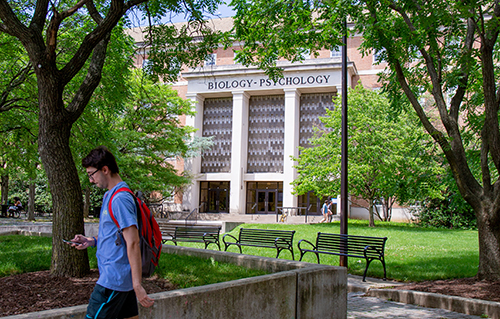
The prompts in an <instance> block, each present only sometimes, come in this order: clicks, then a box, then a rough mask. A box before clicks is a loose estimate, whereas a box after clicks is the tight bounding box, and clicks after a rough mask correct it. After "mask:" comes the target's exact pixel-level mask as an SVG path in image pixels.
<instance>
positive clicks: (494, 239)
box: [476, 201, 500, 281]
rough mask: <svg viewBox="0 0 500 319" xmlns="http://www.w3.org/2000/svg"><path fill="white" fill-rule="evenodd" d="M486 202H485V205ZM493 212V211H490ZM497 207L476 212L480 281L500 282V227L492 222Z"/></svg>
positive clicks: (487, 207) (478, 275)
mask: <svg viewBox="0 0 500 319" xmlns="http://www.w3.org/2000/svg"><path fill="white" fill-rule="evenodd" d="M484 202H485V201H483V203H484ZM490 210H491V211H490ZM492 210H495V207H494V206H493V207H492V206H490V205H488V206H486V207H484V208H483V209H482V210H480V209H478V210H476V218H477V229H478V234H479V267H478V271H477V277H478V279H480V280H483V279H486V280H494V281H498V280H500V225H498V223H496V222H492V220H494V218H493V219H492V218H490V216H494V215H495V214H498V211H497V212H494V211H492Z"/></svg>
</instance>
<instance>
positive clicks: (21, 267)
mask: <svg viewBox="0 0 500 319" xmlns="http://www.w3.org/2000/svg"><path fill="white" fill-rule="evenodd" d="M88 251H89V260H90V267H91V268H97V258H96V256H95V251H96V248H88ZM51 255H52V238H50V237H34V236H20V235H10V236H0V277H5V276H10V275H14V274H20V273H26V272H33V271H39V270H48V269H50V262H51ZM156 273H157V274H158V276H160V277H162V278H166V279H168V280H169V281H170V282H171V283H172V284H174V285H177V286H178V287H179V288H188V287H196V286H203V285H208V284H214V283H218V282H225V281H231V280H236V279H240V278H247V277H253V276H260V275H265V274H267V272H265V271H262V270H256V269H248V268H245V267H241V266H237V265H233V264H228V263H219V262H217V261H214V260H210V259H209V260H207V259H202V258H196V257H191V256H179V255H175V254H162V255H161V258H160V264H159V265H158V268H157V269H156Z"/></svg>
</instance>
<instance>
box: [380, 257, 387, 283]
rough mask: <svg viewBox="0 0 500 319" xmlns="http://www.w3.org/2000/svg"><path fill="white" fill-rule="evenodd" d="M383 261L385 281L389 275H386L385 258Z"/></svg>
mask: <svg viewBox="0 0 500 319" xmlns="http://www.w3.org/2000/svg"><path fill="white" fill-rule="evenodd" d="M381 262H382V266H384V281H385V280H387V275H386V272H385V260H384V259H382V260H381Z"/></svg>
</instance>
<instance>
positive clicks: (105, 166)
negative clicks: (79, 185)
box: [71, 146, 154, 319]
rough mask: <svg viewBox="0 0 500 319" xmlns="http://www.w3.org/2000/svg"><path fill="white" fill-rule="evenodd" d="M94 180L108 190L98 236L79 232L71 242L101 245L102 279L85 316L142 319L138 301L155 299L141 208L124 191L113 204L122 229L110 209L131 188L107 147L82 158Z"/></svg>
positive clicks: (149, 303)
mask: <svg viewBox="0 0 500 319" xmlns="http://www.w3.org/2000/svg"><path fill="white" fill-rule="evenodd" d="M82 165H83V167H85V169H86V171H87V175H88V177H89V179H90V182H91V183H93V184H96V185H97V186H98V187H100V188H104V189H108V191H107V192H106V193H105V194H104V198H103V203H102V209H101V215H100V220H99V233H98V236H97V237H85V236H83V235H76V236H75V238H73V239H72V240H71V241H72V242H73V244H71V245H72V246H73V247H75V248H76V249H79V250H81V249H87V248H88V247H90V246H94V247H97V253H96V255H97V263H98V267H99V279H98V280H97V284H96V286H95V288H94V291H93V292H92V295H91V296H90V301H89V305H88V307H87V315H86V317H85V318H89V319H101V318H113V319H114V318H139V309H138V307H137V301H139V303H140V304H141V305H142V306H144V307H151V306H152V305H153V303H154V301H153V299H151V298H150V297H148V295H147V293H146V290H145V289H144V287H143V286H142V272H141V271H142V262H141V249H140V246H139V232H138V225H137V210H136V206H135V201H134V198H133V197H132V195H131V194H129V193H128V192H120V193H117V194H116V196H114V198H113V201H112V203H111V205H112V210H113V215H114V216H115V218H116V219H117V220H118V224H119V225H120V227H122V229H120V230H119V229H118V228H117V227H116V224H115V223H114V222H113V220H112V219H111V216H110V214H109V212H108V207H109V201H110V198H111V197H112V195H113V193H114V192H115V191H116V190H117V189H119V188H121V187H128V186H127V184H126V183H125V182H124V181H123V180H122V179H121V177H120V175H119V169H118V165H117V164H116V159H115V157H114V156H113V154H112V153H111V152H110V151H109V150H108V149H107V148H106V147H104V146H100V147H98V148H96V149H93V150H92V151H90V153H89V155H88V156H87V157H85V158H84V159H83V160H82Z"/></svg>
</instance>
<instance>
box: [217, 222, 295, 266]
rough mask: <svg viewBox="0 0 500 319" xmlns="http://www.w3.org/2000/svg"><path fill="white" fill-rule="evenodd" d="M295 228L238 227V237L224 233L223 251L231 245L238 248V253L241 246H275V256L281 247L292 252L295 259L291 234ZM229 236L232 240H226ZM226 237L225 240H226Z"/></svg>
mask: <svg viewBox="0 0 500 319" xmlns="http://www.w3.org/2000/svg"><path fill="white" fill-rule="evenodd" d="M294 234H295V230H272V229H251V228H240V233H239V235H238V238H236V237H234V236H232V235H230V234H225V235H224V236H223V237H222V241H223V242H224V246H225V247H224V251H227V248H228V247H229V246H231V245H236V246H238V248H239V249H240V254H242V251H241V246H252V247H263V248H275V249H276V250H277V252H278V253H277V255H276V258H278V256H279V255H280V252H281V251H282V250H283V249H286V250H289V251H290V252H291V253H292V258H293V259H294V260H295V257H294V255H293V235H294ZM230 238H232V240H234V241H228V240H229V239H230ZM226 239H227V240H226Z"/></svg>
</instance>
